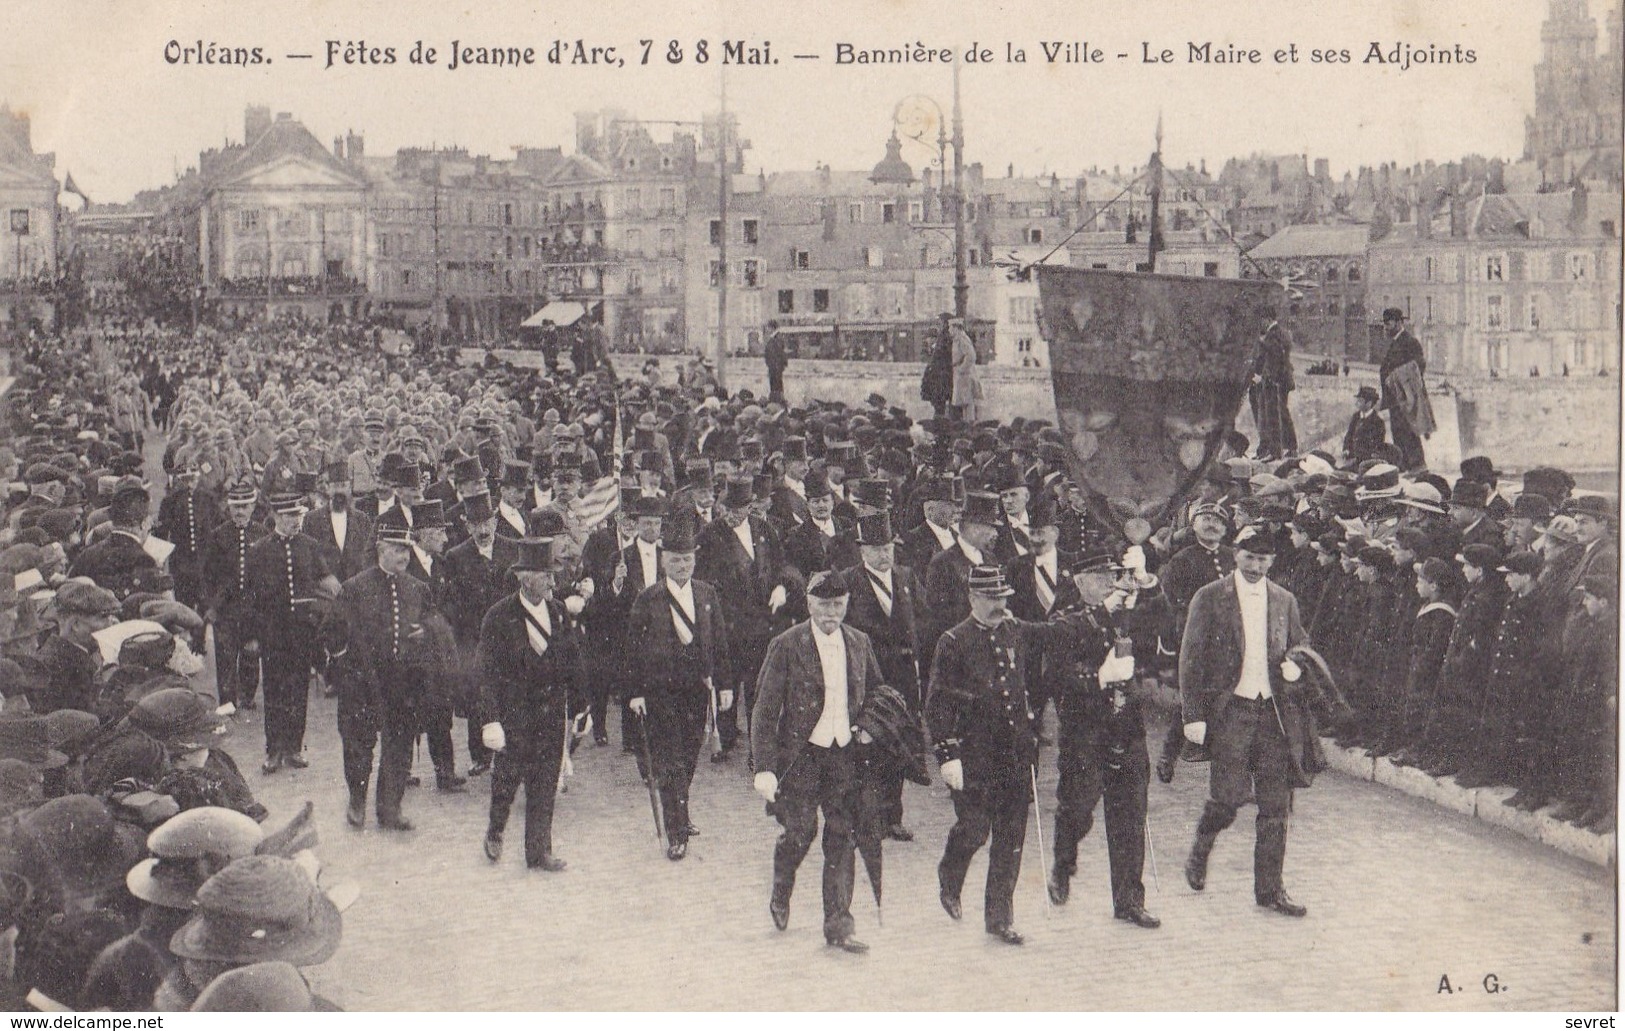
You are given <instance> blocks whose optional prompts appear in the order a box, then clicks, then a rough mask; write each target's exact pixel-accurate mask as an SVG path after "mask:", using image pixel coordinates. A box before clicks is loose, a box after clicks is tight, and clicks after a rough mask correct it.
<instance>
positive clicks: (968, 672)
mask: <svg viewBox="0 0 1625 1031" xmlns="http://www.w3.org/2000/svg"><path fill="white" fill-rule="evenodd" d="M974 496H975V495H974V494H973V495H972V497H974ZM991 497H992V495H989V498H991ZM944 554H952V552H945V553H944ZM935 561H936V560H933V562H935ZM966 579H967V585H966V593H967V595H968V598H969V608H970V614H969V615H968V616H966V617H965V618H964V619H963V620H961V621H960V622H959V623H957V624H955V625H954V626H952V627H949V628H948V630H946V631H945V632H944V633H943V635H942V639H941V640H940V641H938V642H937V647H936V650H935V653H934V655H933V658H932V665H931V677H930V688H929V690H930V694H929V697H928V698H927V700H926V706H925V716H926V725H927V726H928V727H930V730H931V734H932V736H933V738H934V743H935V746H936V754H937V760H938V762H940V763H941V764H942V779H943V782H944V783H945V784H947V785H948V787H949V789H950V790H951V791H952V792H953V801H954V816H955V817H956V818H957V822H955V824H954V826H953V829H952V830H950V831H949V832H948V842H947V845H946V847H945V848H944V850H943V856H942V862H941V863H939V864H938V866H937V882H938V888H939V897H940V900H941V902H942V907H943V909H945V910H947V912H948V915H949V916H951V917H953V918H954V919H955V920H958V919H959V918H960V914H961V908H960V898H959V897H960V891H961V889H962V888H963V887H964V883H965V874H966V871H967V870H968V868H969V867H970V861H971V858H972V857H973V856H974V855H975V854H976V852H977V850H978V849H980V848H981V847H982V845H983V844H984V843H986V844H988V868H987V893H986V906H985V912H984V914H983V920H984V924H985V926H986V930H987V933H988V934H990V935H992V936H993V937H995V938H997V939H998V940H999V941H1001V942H1004V943H1006V944H1009V945H1020V944H1022V942H1023V941H1024V940H1025V939H1024V938H1023V937H1022V935H1021V934H1020V932H1018V931H1017V930H1016V929H1015V928H1014V927H1013V926H1012V923H1013V921H1014V915H1015V914H1014V898H1015V890H1016V878H1017V876H1019V874H1020V872H1021V848H1022V842H1023V841H1024V839H1025V838H1026V833H1027V807H1028V805H1029V803H1031V802H1032V801H1033V796H1032V794H1031V792H1032V790H1033V788H1032V785H1033V783H1034V779H1033V778H1034V776H1035V765H1034V764H1035V763H1037V761H1038V737H1037V733H1036V730H1035V728H1034V726H1033V716H1032V709H1031V707H1030V706H1029V705H1028V701H1027V691H1026V676H1025V673H1024V671H1025V670H1026V668H1027V665H1028V662H1027V654H1028V652H1029V651H1030V650H1031V649H1033V648H1042V647H1044V646H1045V644H1046V643H1047V642H1048V640H1049V639H1050V638H1052V637H1054V636H1056V635H1057V634H1058V633H1060V632H1061V631H1060V630H1059V629H1058V625H1056V626H1051V625H1040V624H1035V623H1024V622H1022V621H1020V620H1015V619H1013V618H1011V616H1010V613H1009V608H1008V604H1009V599H1010V596H1011V595H1012V594H1014V593H1015V592H1014V591H1012V590H1011V589H1010V586H1009V584H1008V583H1007V582H1006V580H1005V576H1004V571H1003V570H1002V569H1000V568H999V567H998V566H994V565H986V564H980V563H979V564H977V565H976V566H974V567H972V569H971V570H970V573H969V575H968V576H967V578H966ZM990 835H991V842H990V841H989V837H990Z"/></svg>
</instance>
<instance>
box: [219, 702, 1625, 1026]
mask: <svg viewBox="0 0 1625 1031" xmlns="http://www.w3.org/2000/svg"><path fill="white" fill-rule="evenodd" d="M258 717H259V713H258V712H253V713H247V714H244V716H242V717H239V719H238V721H237V729H236V733H235V736H234V737H233V739H232V741H231V744H230V746H229V750H231V751H232V752H233V753H234V754H235V755H236V756H237V758H238V759H239V760H240V761H241V762H242V764H243V766H244V768H245V769H252V770H253V771H254V772H252V773H250V775H249V776H250V781H251V783H252V784H253V786H254V787H255V789H256V790H257V791H259V792H260V794H261V798H262V800H263V801H264V802H265V803H266V804H267V805H268V806H270V807H271V809H272V811H273V816H272V822H274V821H277V820H280V819H283V818H285V817H286V816H287V815H288V814H290V813H291V812H293V811H294V810H295V808H296V806H297V805H298V804H300V803H301V802H302V801H303V800H304V799H307V798H308V799H311V800H313V801H314V802H315V803H316V812H317V821H318V824H319V826H320V829H321V835H322V844H321V848H320V851H321V854H322V856H323V857H324V859H325V860H326V861H327V862H328V863H329V864H330V866H331V867H333V868H334V869H333V871H332V873H333V875H336V876H339V877H343V878H353V879H356V880H358V881H359V882H360V883H361V885H362V889H363V894H362V897H361V900H360V901H359V902H358V903H356V904H355V906H354V907H353V908H351V909H350V911H349V912H348V913H346V914H345V920H344V944H343V946H342V947H341V949H340V950H339V953H338V955H337V956H335V957H334V958H333V959H332V960H331V961H330V962H329V963H327V964H326V965H325V966H323V967H321V968H319V969H317V970H315V971H313V978H314V980H315V982H316V983H317V987H318V988H319V989H320V990H321V991H323V992H325V993H326V994H329V995H330V996H331V997H332V998H334V999H335V1000H336V1001H338V1002H339V1003H340V1004H342V1005H343V1006H345V1007H346V1008H347V1009H351V1010H371V1009H391V1010H413V1009H427V1010H444V1009H451V1010H505V1009H553V1010H558V1009H655V1010H662V1009H688V1010H709V1009H723V1010H758V1009H831V1008H835V1009H842V1008H844V1009H965V1010H982V1009H1040V1010H1056V1009H1085V1010H1088V1009H1111V1010H1118V1009H1122V1010H1143V1009H1198V1010H1205V1009H1264V1010H1281V1009H1306V1010H1314V1009H1331V1010H1344V1009H1353V1010H1363V1009H1441V1010H1524V1009H1570V1010H1581V1009H1605V1008H1611V1007H1612V1006H1613V1005H1614V1004H1615V1003H1614V999H1615V988H1614V981H1613V976H1614V975H1613V971H1614V950H1615V937H1614V909H1613V897H1612V891H1613V889H1612V883H1611V876H1610V874H1609V873H1608V872H1605V871H1602V870H1599V869H1597V868H1595V867H1591V866H1588V865H1586V864H1584V863H1582V862H1579V861H1577V860H1573V859H1570V858H1569V857H1566V856H1563V855H1561V854H1559V853H1557V852H1555V851H1553V850H1551V849H1549V848H1546V847H1543V846H1541V845H1538V844H1535V843H1532V842H1530V841H1527V840H1525V839H1523V838H1520V837H1518V836H1516V835H1513V834H1511V833H1509V832H1505V831H1501V830H1498V829H1495V828H1491V827H1486V826H1484V825H1483V824H1480V823H1477V822H1475V821H1473V820H1471V819H1469V818H1467V817H1463V816H1459V815H1456V814H1454V813H1449V812H1446V811H1444V810H1441V809H1439V808H1438V807H1436V806H1433V805H1431V804H1429V803H1426V802H1422V801H1419V800H1416V799H1412V798H1410V797H1407V796H1404V795H1402V794H1399V793H1397V792H1395V791H1392V790H1390V789H1387V788H1384V787H1380V786H1377V785H1374V784H1371V783H1365V782H1359V781H1356V780H1353V779H1351V778H1346V777H1342V776H1339V775H1336V774H1333V773H1327V774H1325V775H1323V776H1322V777H1321V778H1320V779H1319V780H1318V781H1317V783H1316V785H1315V787H1314V788H1312V789H1311V790H1309V791H1306V792H1300V793H1299V794H1298V798H1297V805H1298V809H1297V812H1296V813H1295V814H1294V819H1293V825H1292V829H1291V837H1290V840H1289V844H1288V856H1287V885H1288V888H1289V889H1290V890H1291V892H1292V893H1293V896H1294V897H1295V898H1296V899H1297V900H1298V901H1300V902H1303V903H1305V904H1306V905H1308V906H1309V909H1310V914H1309V917H1308V918H1307V919H1305V920H1302V921H1296V920H1289V919H1286V918H1283V917H1280V916H1276V915H1274V914H1271V913H1268V912H1265V911H1263V910H1260V909H1258V908H1257V907H1256V906H1255V905H1254V904H1253V900H1252V874H1251V863H1252V837H1253V835H1252V830H1251V819H1250V816H1249V813H1248V811H1246V810H1244V811H1243V813H1242V817H1241V819H1239V820H1238V821H1237V823H1236V826H1235V827H1234V828H1232V829H1231V830H1230V831H1227V832H1226V833H1225V835H1224V836H1223V837H1222V838H1221V839H1220V842H1219V846H1218V848H1217V849H1216V851H1215V853H1214V856H1213V863H1212V868H1211V872H1210V876H1209V880H1208V886H1207V891H1206V892H1204V893H1202V894H1197V893H1194V892H1192V891H1191V890H1190V889H1189V888H1188V887H1187V886H1186V885H1185V883H1184V879H1183V877H1182V875H1181V872H1180V865H1181V863H1182V861H1183V858H1184V853H1185V851H1186V849H1187V848H1188V846H1189V838H1190V834H1191V832H1192V828H1193V827H1194V826H1195V822H1196V818H1197V815H1198V813H1199V812H1200V809H1201V805H1202V801H1203V798H1204V794H1205V790H1206V782H1207V778H1206V768H1205V767H1193V766H1189V765H1183V766H1182V767H1181V769H1180V771H1179V775H1178V777H1177V779H1176V780H1175V783H1174V784H1173V786H1172V787H1168V786H1164V785H1162V784H1159V783H1155V782H1153V783H1152V785H1151V824H1152V834H1153V837H1154V842H1155V845H1156V857H1157V864H1158V867H1157V872H1158V873H1159V874H1160V880H1161V885H1160V889H1159V888H1158V887H1157V886H1156V884H1155V883H1154V882H1153V880H1152V876H1151V870H1150V869H1149V865H1148V869H1147V871H1146V884H1147V892H1148V899H1147V907H1148V908H1149V909H1150V910H1151V911H1152V912H1153V913H1155V914H1157V915H1158V916H1160V917H1161V918H1162V920H1163V927H1162V928H1161V929H1160V930H1157V931H1143V930H1140V929H1137V928H1133V927H1131V926H1129V925H1127V924H1124V923H1121V922H1118V921H1114V920H1113V919H1111V903H1110V897H1109V891H1108V885H1107V875H1106V854H1105V844H1104V840H1103V838H1102V835H1103V827H1102V824H1101V823H1100V822H1099V821H1098V820H1097V823H1096V828H1095V830H1094V831H1093V832H1091V834H1090V836H1089V837H1088V838H1087V839H1086V840H1085V841H1084V843H1083V846H1082V849H1081V856H1080V863H1079V873H1078V876H1077V878H1076V879H1075V880H1074V882H1073V893H1072V901H1071V903H1070V904H1069V905H1068V906H1066V907H1065V908H1061V909H1056V910H1055V911H1054V912H1053V913H1049V914H1046V912H1045V906H1044V902H1043V896H1042V888H1041V885H1042V878H1041V874H1040V871H1039V865H1038V852H1037V836H1036V832H1035V828H1034V827H1033V826H1032V824H1031V823H1029V827H1028V837H1027V851H1026V853H1025V861H1024V862H1025V866H1024V869H1023V871H1022V878H1021V883H1020V885H1019V887H1018V889H1017V896H1016V908H1017V926H1018V927H1019V928H1020V929H1021V930H1022V931H1024V932H1025V933H1026V934H1027V936H1028V943H1027V945H1026V947H1025V948H1022V949H1010V948H1008V947H1005V946H1002V945H999V944H997V943H995V942H993V941H992V940H991V939H989V938H988V937H987V936H986V935H984V934H983V932H982V926H981V912H980V909H981V906H980V885H981V883H982V878H983V876H984V874H985V870H986V862H985V857H979V859H978V861H977V863H976V864H975V865H974V866H973V867H972V868H971V875H970V878H969V880H968V881H967V883H966V889H965V895H964V901H965V910H966V912H965V919H964V921H963V922H962V923H961V924H954V923H953V922H951V921H950V920H949V919H948V918H947V916H946V915H945V914H944V913H943V912H942V910H941V908H940V907H939V906H938V904H937V897H936V896H937V891H936V876H935V864H936V861H937V859H938V858H939V856H940V854H941V849H942V843H943V841H944V838H945V835H946V833H947V829H948V827H949V825H950V823H951V822H952V809H951V807H950V806H949V804H948V799H947V793H946V789H945V788H943V787H941V786H940V784H939V785H936V786H934V787H932V788H930V789H923V788H918V787H916V786H913V785H910V786H909V787H908V794H907V795H906V807H907V812H908V817H907V822H908V824H909V825H910V827H911V828H912V829H913V830H914V831H915V833H916V835H917V838H916V840H915V841H914V842H912V843H907V844H898V843H891V842H888V843H887V846H886V856H885V862H886V891H885V919H884V925H882V924H881V922H880V917H879V914H878V913H877V910H876V906H875V904H874V902H873V900H872V897H871V896H870V894H869V890H868V885H867V882H866V881H865V879H864V875H863V872H862V867H861V864H860V867H859V872H858V886H857V890H856V898H855V902H854V906H853V912H854V916H855V917H856V919H857V925H858V927H857V930H858V937H860V938H861V939H863V940H864V941H867V942H868V943H869V944H870V945H871V946H872V947H873V948H872V951H871V952H870V953H869V954H868V955H867V956H849V955H846V954H844V953H840V952H836V951H834V950H830V949H827V948H826V947H825V946H824V944H823V939H822V934H821V925H820V902H819V878H820V871H821V863H820V853H819V847H818V845H817V844H815V845H814V847H813V850H812V851H811V852H810V853H809V855H808V858H807V860H806V862H805V863H804V864H803V866H802V869H801V874H800V880H799V884H798V890H797V892H796V896H795V899H794V902H793V904H792V913H791V923H790V929H789V930H788V931H787V932H785V933H782V934H781V933H778V932H776V931H774V929H773V926H772V923H771V922H770V920H769V918H768V914H767V911H766V910H767V904H766V903H767V897H768V889H769V885H770V882H771V855H772V847H773V842H774V839H775V836H776V833H777V824H775V823H774V822H773V821H772V820H771V819H769V818H767V817H766V816H765V815H764V814H763V810H762V804H761V800H760V799H759V798H758V797H757V796H756V795H755V794H753V793H752V792H751V789H750V783H749V778H748V774H747V773H746V771H745V768H744V764H743V759H742V758H739V759H736V760H735V761H734V762H732V763H729V764H727V765H723V766H712V765H710V764H708V763H704V762H702V763H701V768H700V771H699V773H698V775H697V777H696V780H695V785H694V791H693V818H694V821H695V823H696V824H697V825H698V826H699V827H700V829H701V831H702V836H700V837H697V838H696V839H695V840H694V841H693V842H692V843H691V844H690V851H689V856H688V858H687V860H685V861H683V862H681V863H672V862H669V861H668V860H667V859H666V858H665V856H664V854H663V853H662V851H661V850H660V848H659V847H658V845H657V843H656V841H655V839H654V834H653V829H652V820H651V817H650V814H649V811H648V803H647V795H646V794H645V792H644V788H643V786H642V784H641V782H640V781H639V779H638V776H637V770H636V766H635V765H634V763H633V762H632V759H631V757H630V756H625V755H622V753H621V752H620V749H619V747H618V746H619V736H618V728H616V727H612V728H611V740H612V741H613V742H614V744H613V745H612V746H611V747H606V748H596V747H594V746H593V745H592V744H591V742H590V741H588V742H586V743H584V744H583V746H582V748H581V750H580V752H578V754H577V757H576V776H575V777H574V779H573V780H572V781H570V785H569V791H568V793H567V794H566V795H565V796H564V797H563V798H562V799H560V801H559V806H558V812H557V816H556V819H555V824H554V842H555V848H556V849H557V851H558V853H559V855H561V856H562V857H564V858H565V859H567V860H568V861H569V863H570V867H569V869H568V870H566V871H565V872H563V873H559V874H547V873H541V872H529V871H527V870H525V868H524V865H523V860H522V858H521V856H522V845H521V841H520V835H521V831H520V827H521V826H522V822H523V816H522V802H521V804H520V805H519V806H516V812H515V815H514V823H513V825H512V826H510V829H509V834H508V838H509V847H508V850H507V853H506V854H505V856H504V857H503V861H502V863H501V864H500V865H499V866H495V867H493V866H492V865H491V864H490V863H489V862H488V861H487V860H486V859H485V857H484V855H483V854H482V853H481V851H480V839H481V836H482V834H483V831H484V824H485V811H486V804H487V799H488V792H489V778H477V779H475V780H472V781H471V782H470V784H469V787H470V789H471V790H470V792H469V793H468V794H466V795H446V794H440V793H438V792H436V791H435V790H434V788H433V787H432V785H433V783H434V780H433V771H432V769H431V768H430V766H429V762H428V757H427V755H426V754H424V755H420V757H419V758H418V761H417V766H416V772H417V773H418V774H419V775H421V776H423V777H424V779H425V781H426V783H427V784H428V785H431V786H428V787H424V788H414V789H410V790H409V792H408V795H407V802H406V813H407V815H408V816H409V817H410V818H411V819H412V820H414V821H415V822H416V824H417V829H416V830H415V831H413V832H411V833H409V834H405V835H399V834H393V833H389V832H383V831H379V830H378V829H376V827H374V826H373V824H372V822H371V814H370V813H369V822H368V827H367V829H366V830H365V831H363V832H356V831H353V830H351V829H349V828H348V827H346V826H345V824H344V820H343V811H344V799H345V792H344V786H343V780H342V777H341V774H340V770H339V755H338V741H337V734H336V731H335V729H334V703H333V702H332V701H331V700H324V699H320V698H314V699H313V700H312V705H311V714H310V733H309V735H308V738H307V742H308V743H307V756H308V758H310V759H311V767H310V769H309V770H305V771H284V772H282V773H279V774H276V775H275V776H272V777H263V776H261V775H260V773H259V772H258V769H257V767H258V761H259V758H260V755H259V752H260V749H261V745H262V738H261V731H260V727H259V723H258ZM455 737H456V740H457V741H458V751H459V762H460V764H466V759H465V758H463V756H462V744H461V742H462V738H461V722H459V724H458V727H457V731H456V732H455ZM1045 766H1046V774H1047V776H1046V777H1045V778H1044V780H1043V781H1041V791H1042V793H1043V798H1044V806H1045V819H1044V826H1045V830H1046V834H1047V832H1048V830H1049V829H1050V827H1051V824H1052V821H1053V791H1054V777H1055V774H1054V760H1053V753H1052V752H1046V755H1045ZM1047 842H1048V838H1047V836H1046V843H1047ZM1263 957H1271V958H1270V959H1265V958H1263ZM825 971H829V972H835V971H840V977H841V979H840V981H839V982H838V983H839V984H840V985H841V986H842V988H841V991H842V993H843V994H842V995H841V996H840V997H831V996H830V995H829V994H828V991H829V985H830V984H831V983H832V982H829V981H826V980H825V979H824V978H823V977H822V976H821V975H822V974H823V973H824V972H825ZM1489 975H1494V980H1493V981H1492V982H1491V983H1492V984H1496V983H1498V985H1499V988H1500V991H1499V993H1490V992H1488V991H1486V990H1485V988H1484V982H1485V979H1486V978H1487V977H1488V976H1489ZM1445 976H1448V978H1449V982H1450V985H1451V986H1452V987H1453V988H1454V992H1453V993H1446V992H1441V990H1440V979H1441V977H1445Z"/></svg>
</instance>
